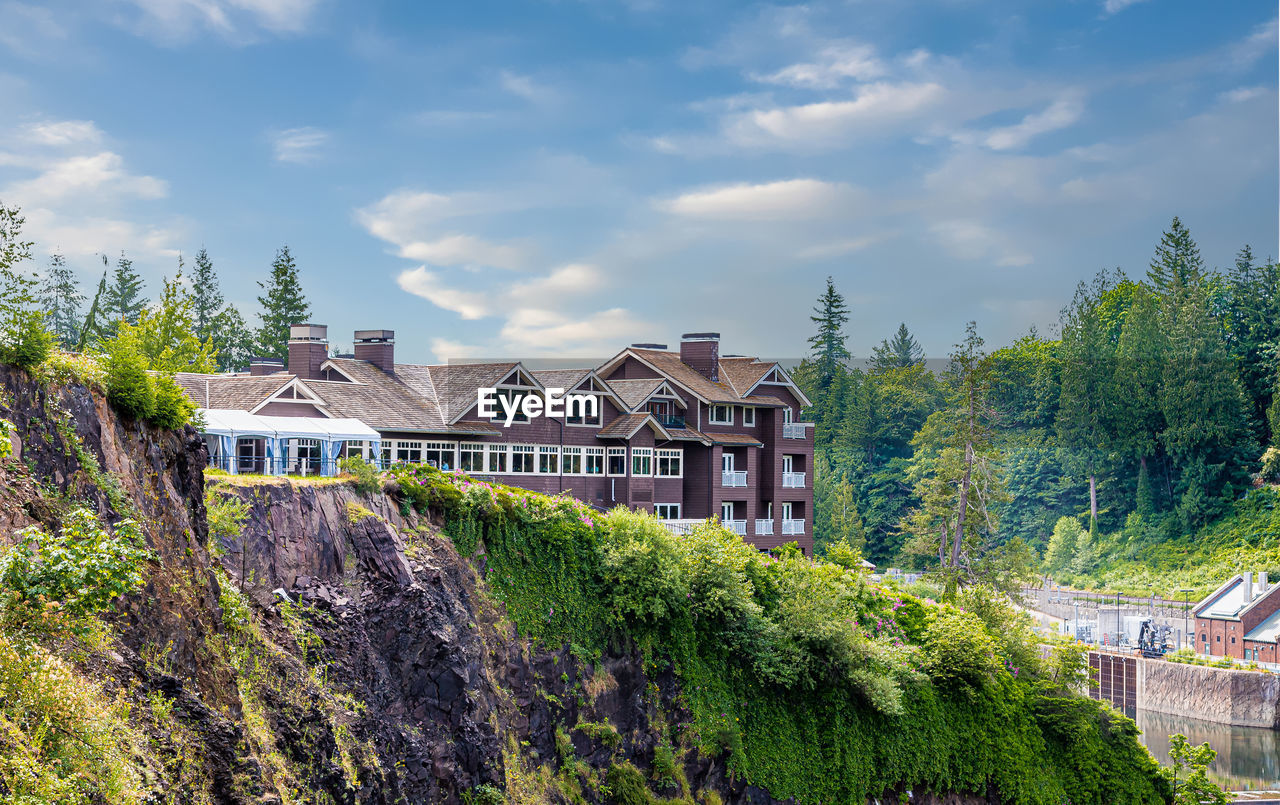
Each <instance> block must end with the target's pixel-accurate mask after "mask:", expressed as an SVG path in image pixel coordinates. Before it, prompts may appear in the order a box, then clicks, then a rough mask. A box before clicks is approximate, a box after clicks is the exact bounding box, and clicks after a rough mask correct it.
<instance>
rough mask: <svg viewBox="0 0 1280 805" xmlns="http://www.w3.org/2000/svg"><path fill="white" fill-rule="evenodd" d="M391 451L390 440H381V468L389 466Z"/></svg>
mask: <svg viewBox="0 0 1280 805" xmlns="http://www.w3.org/2000/svg"><path fill="white" fill-rule="evenodd" d="M392 452H393V451H392V447H391V442H383V443H382V456H381V461H382V468H383V469H386V468H387V467H390V466H391V454H392Z"/></svg>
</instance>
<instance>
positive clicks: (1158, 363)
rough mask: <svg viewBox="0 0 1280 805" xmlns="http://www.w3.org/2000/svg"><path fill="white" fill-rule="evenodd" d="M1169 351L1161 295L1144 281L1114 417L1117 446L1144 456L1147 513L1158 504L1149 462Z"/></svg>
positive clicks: (1142, 498)
mask: <svg viewBox="0 0 1280 805" xmlns="http://www.w3.org/2000/svg"><path fill="white" fill-rule="evenodd" d="M1167 352H1168V338H1167V337H1166V335H1165V332H1164V329H1163V327H1162V325H1161V321H1160V311H1159V300H1158V298H1157V297H1156V296H1155V294H1153V293H1152V292H1151V291H1150V290H1149V289H1148V288H1147V287H1146V286H1145V285H1143V286H1139V287H1138V288H1137V290H1136V291H1135V292H1134V294H1133V297H1132V301H1131V303H1130V307H1129V311H1128V313H1126V314H1125V318H1124V325H1123V326H1122V327H1121V330H1120V341H1119V343H1118V344H1117V346H1116V361H1115V382H1114V384H1113V391H1114V393H1113V394H1112V399H1111V400H1110V401H1109V402H1110V405H1109V409H1110V414H1109V417H1108V419H1109V421H1110V425H1111V427H1112V429H1113V436H1114V438H1113V444H1114V446H1115V447H1116V449H1117V450H1118V451H1119V452H1120V453H1121V454H1122V455H1124V456H1126V457H1127V458H1130V459H1137V460H1138V490H1137V496H1138V508H1139V510H1140V512H1141V513H1142V514H1144V515H1145V514H1151V513H1153V512H1154V510H1155V500H1154V489H1153V487H1152V485H1151V477H1150V472H1151V470H1150V467H1148V466H1147V465H1148V462H1149V461H1151V460H1152V459H1153V458H1154V457H1156V455H1157V453H1158V451H1159V450H1160V447H1161V444H1160V434H1161V432H1162V431H1163V430H1164V415H1163V413H1162V412H1161V410H1160V386H1161V383H1162V379H1163V372H1164V361H1165V355H1166V353H1167ZM1144 484H1145V486H1144Z"/></svg>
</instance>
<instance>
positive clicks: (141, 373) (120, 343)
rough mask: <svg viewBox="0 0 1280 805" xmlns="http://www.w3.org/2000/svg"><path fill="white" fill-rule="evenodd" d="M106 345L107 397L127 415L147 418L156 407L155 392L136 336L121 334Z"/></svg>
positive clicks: (134, 417) (135, 417)
mask: <svg viewBox="0 0 1280 805" xmlns="http://www.w3.org/2000/svg"><path fill="white" fill-rule="evenodd" d="M106 347H107V351H106V365H107V376H106V380H107V399H109V400H111V402H112V404H113V405H115V406H116V408H118V409H119V410H120V411H121V412H122V413H123V414H125V415H126V416H129V417H132V418H133V419H147V418H148V417H150V416H151V415H152V413H153V412H154V410H155V404H156V393H155V387H154V386H153V385H152V384H151V378H150V377H149V376H148V375H147V359H146V358H145V357H144V356H143V354H142V350H141V349H140V348H139V347H138V343H137V339H136V338H134V337H133V336H131V335H128V334H121V335H119V336H116V337H115V338H113V339H111V340H110V341H108V342H107V344H106Z"/></svg>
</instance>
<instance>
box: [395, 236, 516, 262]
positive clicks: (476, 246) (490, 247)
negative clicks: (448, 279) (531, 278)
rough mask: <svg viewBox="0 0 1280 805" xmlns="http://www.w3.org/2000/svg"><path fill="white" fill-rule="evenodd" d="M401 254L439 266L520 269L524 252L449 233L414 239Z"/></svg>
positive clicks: (472, 237)
mask: <svg viewBox="0 0 1280 805" xmlns="http://www.w3.org/2000/svg"><path fill="white" fill-rule="evenodd" d="M399 255H400V256H401V257H404V258H406V259H409V260H424V261H426V262H428V263H432V264H433V265H438V266H493V267H494V268H507V269H515V268H520V267H521V265H522V264H523V262H524V252H523V251H522V250H521V249H519V248H516V247H514V246H505V245H502V244H498V243H489V242H488V241H485V240H481V239H480V238H477V237H474V236H472V235H446V236H445V237H442V238H439V239H437V240H414V241H409V242H407V243H404V244H402V245H401V246H400V251H399Z"/></svg>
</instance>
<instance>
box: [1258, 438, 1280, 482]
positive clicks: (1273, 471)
mask: <svg viewBox="0 0 1280 805" xmlns="http://www.w3.org/2000/svg"><path fill="white" fill-rule="evenodd" d="M1258 474H1259V475H1260V476H1261V477H1262V480H1264V481H1266V482H1268V483H1273V484H1275V483H1280V447H1268V448H1267V451H1266V452H1265V453H1263V454H1262V470H1261V471H1260V472H1259V473H1258Z"/></svg>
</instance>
